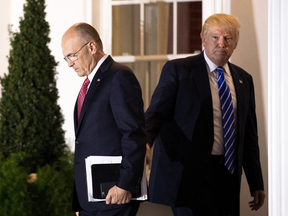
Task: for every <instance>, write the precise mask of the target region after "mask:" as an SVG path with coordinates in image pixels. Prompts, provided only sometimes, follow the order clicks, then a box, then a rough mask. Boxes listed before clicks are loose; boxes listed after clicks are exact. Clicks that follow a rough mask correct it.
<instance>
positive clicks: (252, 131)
mask: <svg viewBox="0 0 288 216" xmlns="http://www.w3.org/2000/svg"><path fill="white" fill-rule="evenodd" d="M257 133H258V132H257V119H256V113H255V96H254V85H253V80H252V77H251V82H250V88H249V107H248V115H247V119H246V124H245V136H244V148H243V168H244V171H245V175H246V178H247V181H248V184H249V187H250V192H251V195H253V192H254V191H256V190H264V184H263V177H262V171H261V164H260V156H259V146H258V135H257Z"/></svg>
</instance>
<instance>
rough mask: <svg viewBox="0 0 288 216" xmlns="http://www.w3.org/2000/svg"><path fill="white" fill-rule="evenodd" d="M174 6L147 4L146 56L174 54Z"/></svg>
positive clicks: (168, 4) (145, 23)
mask: <svg viewBox="0 0 288 216" xmlns="http://www.w3.org/2000/svg"><path fill="white" fill-rule="evenodd" d="M172 13H173V4H172V3H163V2H161V3H150V4H145V18H144V20H145V22H144V54H145V55H157V54H158V55H159V54H160V55H161V54H171V53H172V52H173V50H172V47H173V44H172V41H173V38H172V36H173V26H172V24H173V14H172Z"/></svg>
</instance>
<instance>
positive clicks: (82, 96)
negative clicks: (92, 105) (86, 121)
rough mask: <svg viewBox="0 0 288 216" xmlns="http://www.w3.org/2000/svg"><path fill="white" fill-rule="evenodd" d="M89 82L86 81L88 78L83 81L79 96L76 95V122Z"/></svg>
mask: <svg viewBox="0 0 288 216" xmlns="http://www.w3.org/2000/svg"><path fill="white" fill-rule="evenodd" d="M89 83H90V81H89V79H88V77H87V78H86V79H85V80H84V82H83V85H82V87H81V89H80V92H79V95H78V102H77V114H78V120H79V117H80V112H81V108H82V105H83V102H84V98H85V96H86V93H87V88H88V85H89Z"/></svg>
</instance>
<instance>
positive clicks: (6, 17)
mask: <svg viewBox="0 0 288 216" xmlns="http://www.w3.org/2000/svg"><path fill="white" fill-rule="evenodd" d="M9 23H10V1H5V0H1V1H0V29H1V34H0V47H1V49H0V76H1V77H3V75H4V73H8V69H7V68H8V59H7V58H6V56H8V54H9V47H10V46H9V44H10V43H9V34H8V24H9Z"/></svg>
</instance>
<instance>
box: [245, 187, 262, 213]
mask: <svg viewBox="0 0 288 216" xmlns="http://www.w3.org/2000/svg"><path fill="white" fill-rule="evenodd" d="M253 196H254V200H252V201H251V202H249V204H250V206H249V207H250V208H251V210H252V211H253V210H255V211H257V210H258V209H259V208H260V207H261V206H262V205H263V203H264V200H265V197H266V195H265V192H264V191H263V190H258V191H254V193H253Z"/></svg>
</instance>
